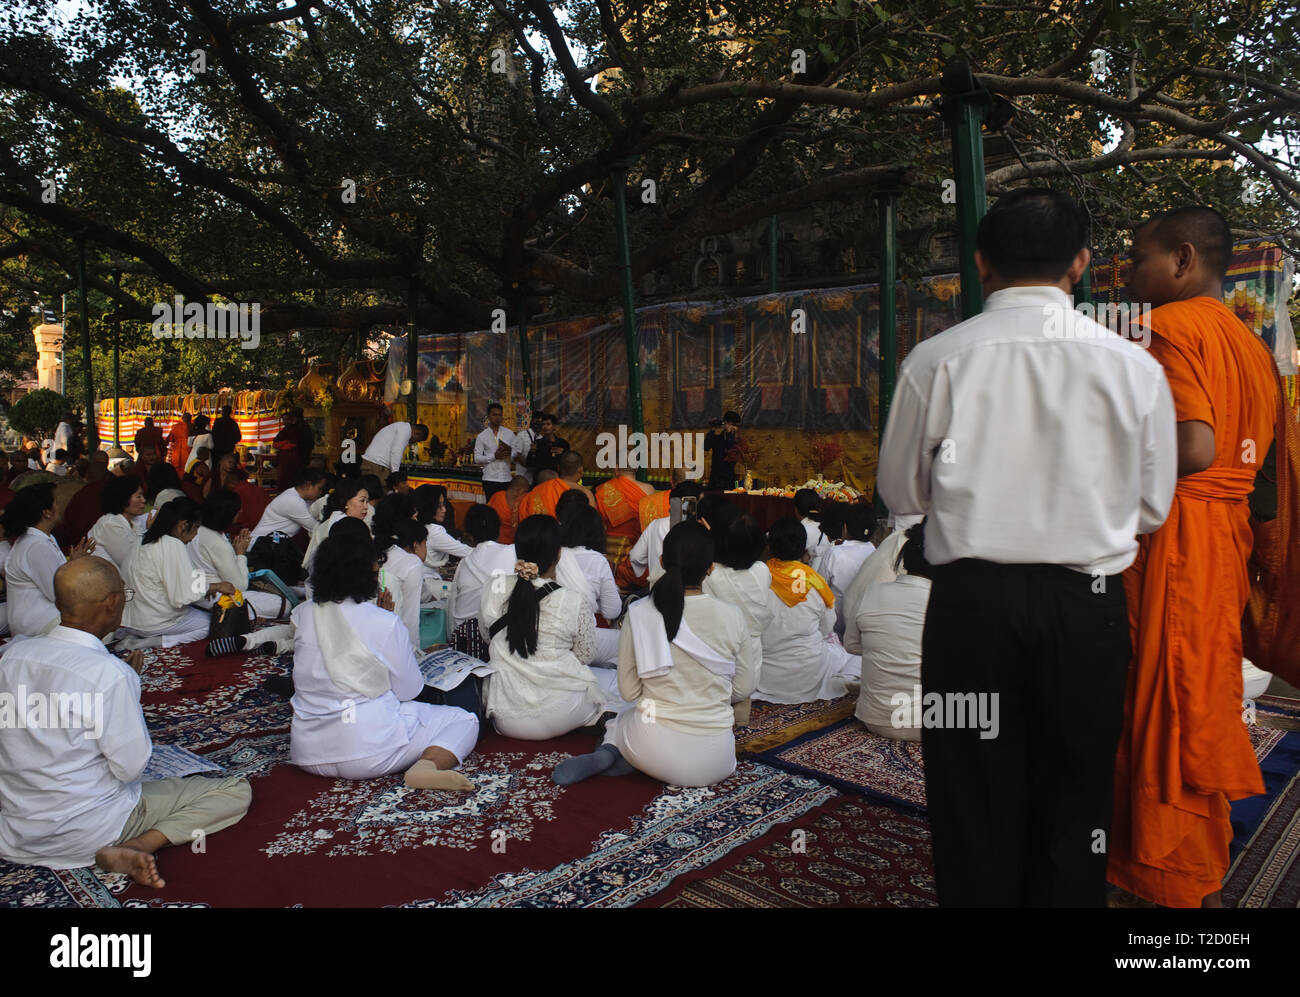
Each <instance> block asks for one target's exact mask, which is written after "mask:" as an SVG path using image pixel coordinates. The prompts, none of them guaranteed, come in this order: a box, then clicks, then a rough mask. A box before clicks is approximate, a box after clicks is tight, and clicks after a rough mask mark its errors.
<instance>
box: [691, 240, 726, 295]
mask: <svg viewBox="0 0 1300 997" xmlns="http://www.w3.org/2000/svg"><path fill="white" fill-rule="evenodd" d="M730 252H731V240H729V239H728V238H727V237H726V236H719V235H706V236H705V237H704V238H702V239H701V240H700V242H699V246H698V248H697V256H696V260H695V268H694V270H692V272H691V287H692V288H695V289H699V288H705V287H720V286H721V285H722V282H723V275H724V273H725V265H724V263H723V261H724V260H725V258H726V257H727V255H728V254H729V253H730Z"/></svg>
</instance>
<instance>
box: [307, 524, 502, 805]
mask: <svg viewBox="0 0 1300 997" xmlns="http://www.w3.org/2000/svg"><path fill="white" fill-rule="evenodd" d="M312 591H313V593H314V596H313V598H312V600H311V601H309V602H304V603H302V604H301V605H299V606H298V607H297V608H296V609H295V610H294V611H293V616H292V620H293V626H294V654H293V688H294V692H293V700H292V702H293V721H292V723H291V725H290V728H289V758H290V760H291V761H292V762H293V763H294V764H295V765H297V766H298V767H299V768H302V769H303V770H305V771H307V772H311V773H312V774H314V775H323V776H328V777H330V778H335V779H370V778H374V777H376V776H383V775H390V774H393V773H396V772H404V773H405V775H404V780H405V782H406V785H407V786H410V787H412V788H415V789H454V790H467V789H473V788H474V784H473V783H471V782H470V781H469V780H468V779H466V778H465V777H464V776H463V775H461V774H460V773H459V772H455V771H453V770H454V769H455V768H456V766H458V765H459V764H460V763H461V762H462V761H463V760H464V759H465V757H466V756H467V755H468V754H469V753H470V752H471V751H473V750H474V744H475V743H476V742H477V740H478V720H477V718H476V717H475V716H474V714H472V713H467V712H466V711H464V710H461V709H458V708H456V707H454V706H434V705H432V704H430V703H421V702H415V697H416V696H418V695H420V694H421V693H422V692H423V690H424V678H423V676H422V675H421V674H420V668H419V663H418V662H417V660H416V657H415V649H414V648H413V647H412V646H411V639H410V636H409V635H408V634H407V629H406V627H405V626H404V625H403V624H402V621H401V620H400V619H398V618H397V616H396V615H394V614H393V613H392V612H390V611H389V610H388V609H384V608H381V607H380V606H378V605H375V604H374V603H372V602H371V601H370V600H372V599H374V598H375V597H376V595H377V594H378V592H379V563H378V561H377V560H376V558H375V550H374V546H373V544H372V543H371V542H370V541H369V540H368V537H366V536H360V535H358V534H357V533H355V532H354V531H351V530H346V531H343V532H341V533H340V534H338V535H331V536H329V537H327V538H326V539H325V540H324V541H322V543H321V545H320V548H319V549H318V551H317V557H316V560H315V562H314V564H313V576H312ZM383 602H385V603H387V602H388V600H387V599H383Z"/></svg>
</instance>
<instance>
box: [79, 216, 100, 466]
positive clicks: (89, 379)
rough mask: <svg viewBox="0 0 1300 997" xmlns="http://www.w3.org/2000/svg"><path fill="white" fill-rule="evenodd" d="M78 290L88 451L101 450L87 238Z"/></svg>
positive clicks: (82, 243)
mask: <svg viewBox="0 0 1300 997" xmlns="http://www.w3.org/2000/svg"><path fill="white" fill-rule="evenodd" d="M77 290H78V293H79V294H80V296H81V376H82V380H83V384H82V390H83V397H84V398H85V402H86V449H87V451H88V452H90V453H94V452H95V451H96V450H98V449H99V426H98V423H97V417H98V413H97V412H96V411H95V383H94V374H93V373H92V371H91V364H90V315H89V305H88V304H87V301H86V237H85V235H84V234H83V235H79V236H77Z"/></svg>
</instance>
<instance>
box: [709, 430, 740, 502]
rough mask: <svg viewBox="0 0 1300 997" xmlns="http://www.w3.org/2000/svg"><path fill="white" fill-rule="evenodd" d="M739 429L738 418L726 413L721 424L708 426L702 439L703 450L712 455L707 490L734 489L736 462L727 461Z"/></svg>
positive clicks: (732, 459)
mask: <svg viewBox="0 0 1300 997" xmlns="http://www.w3.org/2000/svg"><path fill="white" fill-rule="evenodd" d="M739 429H740V416H739V415H738V414H736V413H735V412H727V413H726V414H725V415H723V417H722V422H721V423H720V424H719V423H716V422H715V423H713V424H711V425H710V426H709V433H708V435H707V436H705V437H704V449H705V450H708V451H710V452H711V453H712V454H713V463H712V465H710V468H709V488H711V489H712V488H722V489H729V488H735V487H736V461H735V459H734V457H733V458H731V459H729V457H730V455H731V452H732V450H733V449H734V448H735V446H736V444H737V443H738V442H739V440H740V437H738V436H737V435H736V432H737V430H739Z"/></svg>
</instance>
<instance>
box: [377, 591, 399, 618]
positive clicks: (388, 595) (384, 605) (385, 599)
mask: <svg viewBox="0 0 1300 997" xmlns="http://www.w3.org/2000/svg"><path fill="white" fill-rule="evenodd" d="M378 605H379V608H380V609H387V610H388V611H389V612H390V613H391V612H392V611H393V607H394V606H396V605H397V603H395V602H393V593H392V592H389V591H388V589H380V590H379V599H378Z"/></svg>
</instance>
